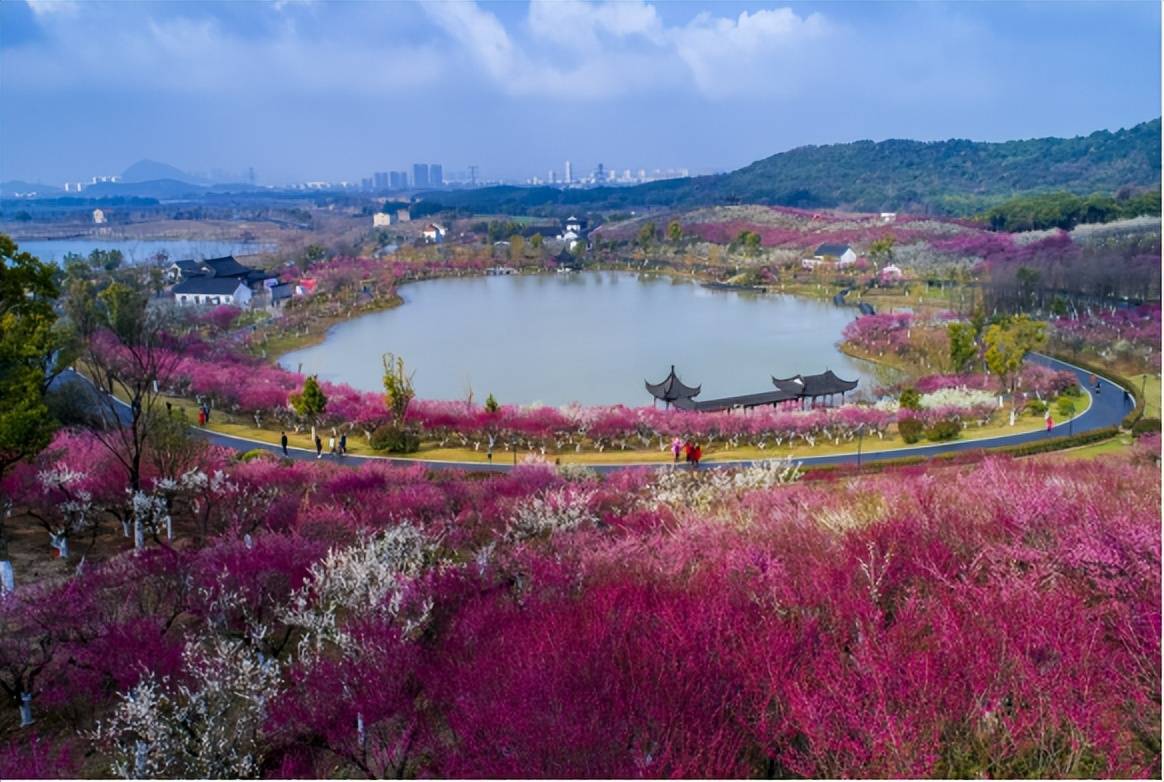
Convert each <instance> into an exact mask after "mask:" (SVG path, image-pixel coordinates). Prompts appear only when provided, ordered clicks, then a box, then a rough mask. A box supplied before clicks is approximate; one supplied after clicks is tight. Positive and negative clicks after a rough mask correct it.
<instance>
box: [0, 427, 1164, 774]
mask: <svg viewBox="0 0 1164 782" xmlns="http://www.w3.org/2000/svg"><path fill="white" fill-rule="evenodd" d="M61 437H68V438H72V439H71V440H69V441H68V444H69V446H70V447H69V448H68V449H67V450H61V449H60V447H59V446H60V445H62V444H63V442H62V443H58V444H57V446H58V447H57V449H56V450H54V449H53V448H51V447H50V449H49V454H50V455H49V456H46V457H45V459H46V460H47V461H46V462H45V464H54V465H55V467H53V468H52V469H56V470H57V471H58V472H57V474H56V476H55V477H45V478H40V477H38V475H37V472H36V471H37V470H38V469H40V470H41V471H42V472H43V470H44V469H49V468H48V467H46V466H44V465H39V466H38V465H30V466H29V467H28V469H27V470H17V471H15V472H13V473H12V474H11V475H10V476H9V477H8V478H6V479H5V482H4V486H3V490H4V492H5V493H6V495H7V496H9V497H10V498H12V500H13V501H14V503H15V505H16V506H17V507H18V508H26V509H29V510H32V511H34V512H36V513H38V514H40V515H41V516H43V517H44V518H45V519H46V521H49V522H53V521H54V520H56V519H59V518H61V517H63V516H65V515H67V514H68V513H70V512H71V511H69V510H67V509H66V508H65V507H64V506H63V505H62V504H61V503H59V502H58V501H57V497H58V493H59V492H60V491H62V489H61V486H62V485H65V484H67V485H69V486H70V487H71V489H70V491H71V492H73V494H74V495H78V496H79V493H80V492H81V491H82V490H83V491H85V492H86V493H87V496H88V502H89V504H90V508H91V510H90V511H89V516H88V518H89V522H90V523H91V524H94V525H97V527H98V528H100V529H101V530H104V531H102V532H101V534H105V535H112V536H114V537H115V538H116V536H118V535H120V534H121V530H120V526H119V525H118V523H117V521H116V517H115V516H113V515H110V514H109V513H108V512H107V511H105V510H103V508H106V507H108V508H114V507H119V506H123V505H124V503H125V498H124V497H123V496H118V495H119V490H120V487H119V486H118V485H117V483H118V481H117V479H116V476H115V475H113V477H110V476H111V475H112V474H113V473H112V472H111V471H112V469H113V468H112V467H111V466H110V465H108V464H103V463H101V462H100V461H94V460H92V459H89V458H87V457H86V453H87V451H86V450H85V449H86V436H85V435H62V436H61ZM89 452H90V453H98V452H99V451H92V450H91V451H89ZM1145 453H1147V452H1145ZM53 454H55V455H53ZM1138 459H1139V457H1137V456H1134V455H1133V456H1132V457H1129V458H1125V459H1122V460H1112V461H1109V462H1068V461H1062V460H1051V461H1037V460H1036V461H1031V460H1010V459H989V460H987V461H985V462H982V463H980V464H978V465H976V466H971V467H949V468H944V469H942V470H940V471H930V472H926V471H924V470H921V469H910V470H898V471H895V472H890V473H887V474H885V475H883V476H879V477H876V476H866V477H862V478H859V479H840V480H832V481H820V480H803V479H800V480H798V478H799V477H800V476H799V473H798V471H797V470H796V468H795V465H790V464H779V463H776V464H773V465H767V466H759V467H755V468H751V469H749V470H742V471H727V470H723V471H714V474H713V475H709V476H702V475H700V474H697V473H696V474H693V473H692V472H689V471H683V470H676V471H670V470H664V471H662V472H653V471H635V470H630V471H622V472H619V473H615V474H612V475H609V476H606V477H602V478H600V477H598V476H595V475H593V474H591V473H589V472H587V471H586V470H585V469H581V468H576V467H572V468H569V469H567V470H564V471H561V472H559V471H556V470H555V469H554V468H552V467H550V466H547V465H546V464H544V463H531V464H527V465H524V466H521V467H519V468H518V469H516V470H514V471H513V472H512V473H510V474H507V475H503V476H494V477H488V478H480V477H476V478H475V477H472V476H468V475H464V474H460V473H443V474H431V475H430V474H427V473H426V472H425V471H424V470H423V469H421V468H420V467H408V468H402V467H390V466H386V465H380V464H375V465H369V466H365V467H362V468H359V469H348V468H343V467H339V466H334V465H328V464H323V465H320V464H315V463H287V462H279V461H276V460H273V459H267V458H260V459H256V460H253V461H250V462H240V461H236V460H234V459H231V458H229V456H228V455H227V454H224V453H220V452H217V451H213V450H212V451H208V452H206V453H204V454H203V455H202V456H201V457H200V458H199V464H198V465H197V470H198V472H199V473H201V474H203V475H206V476H207V477H206V480H205V481H198V480H195V479H193V478H190V479H188V480H187V483H186V485H187V486H195V485H197V486H199V487H200V488H199V489H197V490H187V489H183V488H182V487H181V486H179V485H177V484H174V485H170V484H166V485H165V486H164V487H162V486H159V485H158V484H159V483H160V481H161V476H152V477H151V476H149V475H147V478H146V482H145V485H144V489H143V490H144V491H147V492H150V491H157V492H162V491H164V492H166V493H167V494H166V496H167V497H168V498H169V500H170V502H169V504H168V507H169V508H170V512H171V514H172V516H173V525H174V529H173V540H172V541H171V540H170V539H169V537H168V536H167V535H165V534H164V533H161V532H159V533H158V534H155V535H153V536H152V537H150V539H149V540H148V542H147V545H145V546H144V547H142V548H140V549H138V550H137V551H136V552H135V551H134V550H133V549H132V547H128V546H126V547H124V549H123V550H125V553H122V554H118V555H116V556H113V557H112V558H110V559H109V560H108V561H105V562H102V563H96V564H93V563H91V564H86V565H82V566H80V567H76V565H77V563H78V562H79V556H78V553H77V552H74V553H73V554H72V555H71V557H72V559H71V564H72V565H73V567H71V568H70V570H69V571H68V572H69V575H68V577H64V578H61V579H58V580H52V581H44V582H41V583H28V584H23V583H21V582H20V581H19V577H20V575H21V574H19V573H18V574H17V575H18V584H17V588H16V590H15V591H14V592H11V593H7V594H4V595H3V596H2V597H0V689H2V692H3V693H4V695H5V701H6V703H5V706H4V708H5V710H6V713H7V714H8V715H9V716H8V717H6V718H5V719H6V720H8V721H6V722H4V723H2V724H3V725H5V726H14V725H15V722H12V721H11V720H12V719H13V717H14V715H15V714H16V711H17V706H18V705H19V704H20V703H22V702H25V703H27V704H28V706H29V710H30V714H31V717H32V723H31V724H30V725H29V726H27V727H23V728H16V727H4V728H3V733H2V745H0V777H4V778H11V777H22V776H38V777H40V776H109V775H113V776H125V777H130V776H135V777H153V776H208V777H216V776H226V777H235V776H238V777H249V776H277V777H320V776H345V777H350V776H369V777H370V776H387V775H392V776H444V777H463V776H471V777H529V776H532V777H543V776H552V777H659V776H686V777H736V776H773V775H780V776H785V775H793V774H795V775H804V776H817V777H820V776H825V777H844V776H872V777H882V776H889V777H915V776H939V777H951V776H952V777H967V776H975V777H976V776H983V775H989V776H991V777H997V776H1004V777H1006V776H1076V775H1078V776H1137V777H1138V776H1143V777H1157V776H1158V775H1159V773H1160V755H1159V743H1158V741H1153V740H1152V737H1153V736H1157V737H1158V735H1159V729H1160V728H1159V726H1160V712H1159V702H1160V637H1161V616H1160V601H1161V593H1160V534H1159V503H1160V494H1159V481H1158V478H1159V475H1158V472H1157V468H1156V467H1155V466H1153V465H1151V464H1150V463H1149V464H1145V463H1141V462H1140V461H1139V460H1138ZM54 460H55V461H54ZM122 493H123V492H122ZM970 497H972V498H973V501H972V502H971V501H968V499H969V498H970ZM62 523H63V522H62Z"/></svg>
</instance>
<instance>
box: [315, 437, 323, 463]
mask: <svg viewBox="0 0 1164 782" xmlns="http://www.w3.org/2000/svg"><path fill="white" fill-rule="evenodd" d="M315 458H316V459H322V458H323V440H321V439H319V435H316V436H315Z"/></svg>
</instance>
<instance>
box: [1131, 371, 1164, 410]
mask: <svg viewBox="0 0 1164 782" xmlns="http://www.w3.org/2000/svg"><path fill="white" fill-rule="evenodd" d="M1128 380H1130V381H1131V382H1132V385H1133V386H1134V387H1135V388H1136V390H1137V391H1139V390H1140V388H1143V389H1144V403H1145V404H1144V417H1145V418H1159V417H1160V376H1159V375H1131V376H1130V377H1128ZM1141 384H1142V385H1141Z"/></svg>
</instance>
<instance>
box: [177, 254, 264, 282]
mask: <svg viewBox="0 0 1164 782" xmlns="http://www.w3.org/2000/svg"><path fill="white" fill-rule="evenodd" d="M166 272H167V275H168V276H169V278H170V279H171V280H174V281H177V280H193V279H199V278H207V277H209V278H214V279H235V280H241V281H242V282H244V283H246V284H247V285H248V286H249V287H251V288H253V289H255V290H258V289H260V288H261V287H264V286H265V287H268V288H269V287H271V286H272V285H274V284H276V283H277V281H278V278H277V277H276V276H275V275H273V274H270V273H268V272H265V271H263V270H262V269H256V268H254V267H252V266H245V265H243V264H241V263H239V262H238V261H236V260H235V258H234V256H233V255H227V256H224V257H222V258H207V259H206V260H204V261H175V262H174V263H172V264H170V267H169V268H168V269H167V270H166Z"/></svg>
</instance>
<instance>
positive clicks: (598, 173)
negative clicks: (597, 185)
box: [594, 163, 606, 182]
mask: <svg viewBox="0 0 1164 782" xmlns="http://www.w3.org/2000/svg"><path fill="white" fill-rule="evenodd" d="M594 181H595V182H605V181H606V169H605V168H603V167H602V164H601V163H599V164H598V168H596V169H594Z"/></svg>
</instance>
